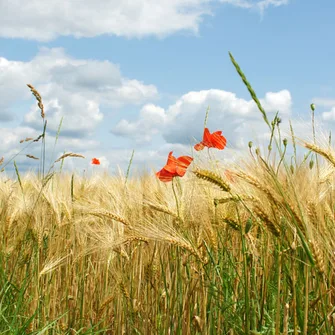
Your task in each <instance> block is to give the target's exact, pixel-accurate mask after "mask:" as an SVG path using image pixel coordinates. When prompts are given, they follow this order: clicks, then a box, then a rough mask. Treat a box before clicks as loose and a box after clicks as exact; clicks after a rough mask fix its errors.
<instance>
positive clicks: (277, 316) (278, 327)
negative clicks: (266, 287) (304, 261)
mask: <svg viewBox="0 0 335 335" xmlns="http://www.w3.org/2000/svg"><path fill="white" fill-rule="evenodd" d="M278 263H279V264H278V275H277V311H276V333H275V334H276V335H280V310H281V301H280V297H281V292H280V291H281V269H282V252H281V243H278Z"/></svg>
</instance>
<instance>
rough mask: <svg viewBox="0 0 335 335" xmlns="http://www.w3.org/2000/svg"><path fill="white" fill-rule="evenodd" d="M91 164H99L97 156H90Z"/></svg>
mask: <svg viewBox="0 0 335 335" xmlns="http://www.w3.org/2000/svg"><path fill="white" fill-rule="evenodd" d="M91 164H93V165H100V161H99V159H98V158H92V163H91Z"/></svg>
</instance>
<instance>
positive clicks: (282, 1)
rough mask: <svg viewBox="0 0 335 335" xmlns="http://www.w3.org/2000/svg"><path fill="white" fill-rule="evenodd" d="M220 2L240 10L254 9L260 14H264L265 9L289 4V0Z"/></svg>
mask: <svg viewBox="0 0 335 335" xmlns="http://www.w3.org/2000/svg"><path fill="white" fill-rule="evenodd" d="M220 2H223V3H227V4H231V5H234V6H237V7H242V8H250V9H252V8H255V9H258V10H259V11H260V12H261V13H264V10H265V9H266V8H267V7H269V6H274V7H278V6H282V5H287V4H288V3H289V0H220Z"/></svg>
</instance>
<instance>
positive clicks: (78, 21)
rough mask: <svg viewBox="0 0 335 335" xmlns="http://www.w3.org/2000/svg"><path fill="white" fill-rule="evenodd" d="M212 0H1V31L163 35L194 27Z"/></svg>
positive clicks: (39, 36) (43, 37)
mask: <svg viewBox="0 0 335 335" xmlns="http://www.w3.org/2000/svg"><path fill="white" fill-rule="evenodd" d="M210 1H211V0H160V1H156V0H136V1H135V0H134V1H126V0H121V1H109V0H101V1H94V0H87V1H85V5H84V6H78V2H77V1H65V2H59V1H57V0H49V1H47V2H45V1H42V0H31V1H29V3H28V2H20V1H10V2H3V1H2V2H0V13H1V14H0V18H1V20H0V22H1V23H0V36H2V37H21V38H25V39H34V40H39V41H50V40H52V39H55V38H56V37H58V36H61V35H62V36H67V35H72V36H75V37H77V38H79V37H94V36H98V35H102V34H113V35H116V36H126V37H142V36H148V35H157V36H161V37H162V36H166V35H168V34H172V33H174V32H177V31H180V30H190V31H193V32H197V30H198V26H199V23H200V22H201V20H202V17H203V15H205V14H209V8H208V7H207V4H208V3H209V2H210ZM13 18H15V20H13ZM167 18H168V19H167ZM41 27H43V28H41Z"/></svg>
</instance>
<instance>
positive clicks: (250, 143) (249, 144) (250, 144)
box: [248, 141, 252, 149]
mask: <svg viewBox="0 0 335 335" xmlns="http://www.w3.org/2000/svg"><path fill="white" fill-rule="evenodd" d="M248 147H249V148H250V149H251V147H252V141H249V143H248Z"/></svg>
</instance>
